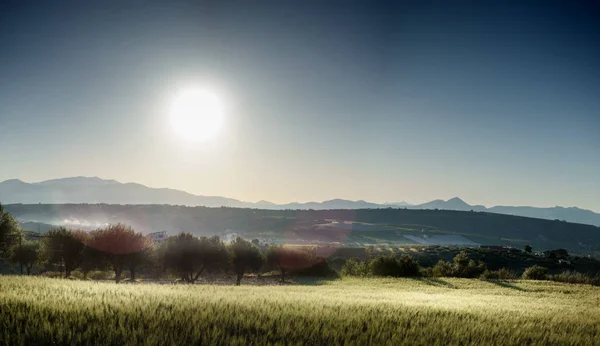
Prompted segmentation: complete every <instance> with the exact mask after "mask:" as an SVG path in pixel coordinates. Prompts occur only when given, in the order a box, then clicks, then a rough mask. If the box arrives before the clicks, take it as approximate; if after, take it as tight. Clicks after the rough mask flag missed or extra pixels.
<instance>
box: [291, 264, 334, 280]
mask: <svg viewBox="0 0 600 346" xmlns="http://www.w3.org/2000/svg"><path fill="white" fill-rule="evenodd" d="M291 274H292V275H297V276H314V277H322V278H335V277H338V276H339V274H338V272H336V271H335V269H333V268H332V267H331V266H330V265H329V262H327V261H325V260H323V261H320V262H317V263H315V264H313V265H312V266H310V267H306V268H300V269H296V270H292V271H291Z"/></svg>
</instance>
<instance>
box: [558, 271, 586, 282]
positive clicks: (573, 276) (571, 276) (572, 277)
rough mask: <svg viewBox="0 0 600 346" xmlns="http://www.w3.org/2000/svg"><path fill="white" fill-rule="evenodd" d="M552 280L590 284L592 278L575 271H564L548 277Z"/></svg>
mask: <svg viewBox="0 0 600 346" xmlns="http://www.w3.org/2000/svg"><path fill="white" fill-rule="evenodd" d="M549 279H550V280H552V281H558V282H566V283H569V284H592V280H593V278H592V277H590V276H588V275H584V274H581V273H577V272H572V271H564V272H562V273H560V274H556V275H552V276H550V277H549Z"/></svg>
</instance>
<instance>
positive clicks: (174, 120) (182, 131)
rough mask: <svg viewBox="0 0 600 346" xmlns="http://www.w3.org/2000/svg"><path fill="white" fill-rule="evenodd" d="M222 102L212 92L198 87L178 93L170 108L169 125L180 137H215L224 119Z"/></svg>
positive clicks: (205, 138) (200, 139) (188, 138)
mask: <svg viewBox="0 0 600 346" xmlns="http://www.w3.org/2000/svg"><path fill="white" fill-rule="evenodd" d="M224 117H225V115H224V111H223V104H222V103H221V100H219V98H218V97H217V96H215V95H214V94H212V93H210V92H208V91H206V90H200V89H193V90H187V91H184V92H182V93H181V94H179V95H178V96H177V97H176V98H175V100H174V101H173V104H172V108H171V125H172V126H173V129H174V130H175V132H177V134H178V135H180V136H181V137H183V138H185V139H187V140H189V141H194V142H199V141H207V140H210V139H213V138H214V137H216V136H217V135H218V134H219V132H220V130H221V127H222V126H223V121H224Z"/></svg>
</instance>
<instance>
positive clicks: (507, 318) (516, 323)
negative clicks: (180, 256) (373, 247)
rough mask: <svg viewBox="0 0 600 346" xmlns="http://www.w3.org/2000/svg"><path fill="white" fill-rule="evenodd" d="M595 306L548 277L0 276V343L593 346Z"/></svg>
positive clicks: (587, 293)
mask: <svg viewBox="0 0 600 346" xmlns="http://www.w3.org/2000/svg"><path fill="white" fill-rule="evenodd" d="M599 306H600V289H599V288H594V287H590V286H581V285H568V284H561V283H554V282H530V281H514V282H496V283H493V282H483V281H478V280H467V279H425V278H424V279H343V280H336V281H330V282H321V283H318V282H317V283H316V285H315V283H314V282H313V285H283V286H262V287H259V286H240V287H234V286H217V285H194V286H183V285H182V286H173V285H156V284H138V285H116V284H111V283H97V282H89V281H87V282H86V281H65V280H59V279H47V278H34V277H29V278H28V277H9V276H0V344H5V345H19V344H28V345H33V344H48V343H50V342H54V343H56V344H97V345H101V344H129V345H137V344H150V345H159V344H160V345H165V344H166V345H187V344H245V343H252V344H327V345H337V344H378V345H385V344H388V345H401V344H407V345H415V344H420V345H448V344H454V345H458V344H481V345H483V344H485V345H493V344H496V345H511V344H512V345H517V344H533V345H548V344H561V345H566V344H569V345H592V344H597V343H598V342H599V341H598V340H600V324H599V323H598V321H600V307H599Z"/></svg>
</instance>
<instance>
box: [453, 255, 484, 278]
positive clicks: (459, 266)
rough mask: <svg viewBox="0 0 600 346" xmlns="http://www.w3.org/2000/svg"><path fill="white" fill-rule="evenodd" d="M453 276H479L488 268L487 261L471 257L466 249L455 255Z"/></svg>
mask: <svg viewBox="0 0 600 346" xmlns="http://www.w3.org/2000/svg"><path fill="white" fill-rule="evenodd" d="M453 261H454V265H453V272H454V273H453V276H456V277H460V278H477V277H479V276H481V274H483V272H484V271H485V270H486V269H487V268H486V266H485V263H483V262H481V261H478V262H475V261H474V260H472V259H470V258H469V255H468V254H467V252H466V251H461V252H460V253H459V254H458V255H456V256H454V260H453Z"/></svg>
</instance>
